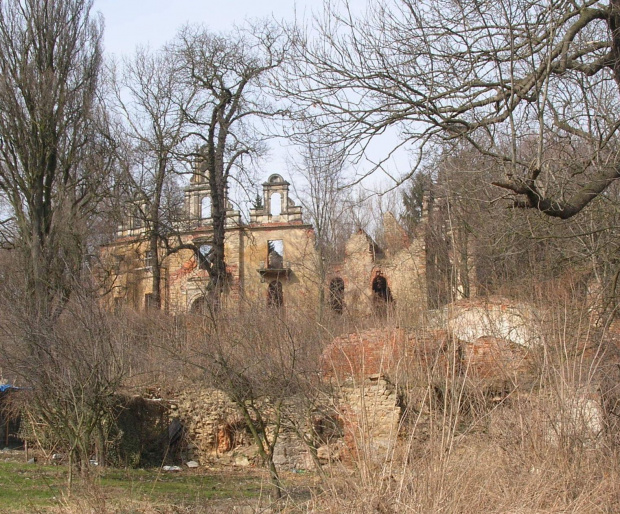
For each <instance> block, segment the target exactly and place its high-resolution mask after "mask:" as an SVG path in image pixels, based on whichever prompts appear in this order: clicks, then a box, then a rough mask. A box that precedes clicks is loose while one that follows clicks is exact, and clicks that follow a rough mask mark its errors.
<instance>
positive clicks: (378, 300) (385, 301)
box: [372, 271, 394, 315]
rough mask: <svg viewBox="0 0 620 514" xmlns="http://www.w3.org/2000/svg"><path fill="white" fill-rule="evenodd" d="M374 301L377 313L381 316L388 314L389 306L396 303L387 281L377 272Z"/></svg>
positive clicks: (374, 283) (374, 284)
mask: <svg viewBox="0 0 620 514" xmlns="http://www.w3.org/2000/svg"><path fill="white" fill-rule="evenodd" d="M372 299H373V304H374V307H375V311H376V313H377V314H379V315H385V314H387V306H388V305H389V304H390V303H392V302H393V301H394V299H393V298H392V292H391V291H390V288H389V286H388V281H387V279H386V278H385V277H384V276H383V274H382V273H381V272H380V271H377V274H376V275H375V278H374V279H373V281H372Z"/></svg>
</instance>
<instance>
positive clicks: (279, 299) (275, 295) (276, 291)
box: [267, 280, 284, 308]
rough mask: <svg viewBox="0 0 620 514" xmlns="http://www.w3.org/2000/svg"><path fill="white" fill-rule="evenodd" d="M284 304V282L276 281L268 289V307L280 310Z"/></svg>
mask: <svg viewBox="0 0 620 514" xmlns="http://www.w3.org/2000/svg"><path fill="white" fill-rule="evenodd" d="M283 303H284V295H283V293H282V282H280V281H279V280H274V281H272V282H271V283H270V284H269V288H268V289H267V306H268V307H275V308H280V307H282V304H283Z"/></svg>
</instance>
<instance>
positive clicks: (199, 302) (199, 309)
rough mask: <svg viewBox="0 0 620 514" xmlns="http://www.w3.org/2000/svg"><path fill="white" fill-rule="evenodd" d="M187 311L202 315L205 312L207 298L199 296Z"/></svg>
mask: <svg viewBox="0 0 620 514" xmlns="http://www.w3.org/2000/svg"><path fill="white" fill-rule="evenodd" d="M189 311H190V312H191V313H192V314H204V313H205V312H206V311H207V297H206V296H199V297H198V298H196V299H195V300H194V301H193V302H192V306H191V307H190V309H189Z"/></svg>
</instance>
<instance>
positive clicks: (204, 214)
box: [200, 196, 211, 220]
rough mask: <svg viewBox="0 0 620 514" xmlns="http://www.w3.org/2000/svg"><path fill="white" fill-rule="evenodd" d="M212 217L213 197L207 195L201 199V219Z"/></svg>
mask: <svg viewBox="0 0 620 514" xmlns="http://www.w3.org/2000/svg"><path fill="white" fill-rule="evenodd" d="M210 217H211V198H210V197H208V196H205V197H204V198H203V199H202V200H200V219H201V220H205V219H208V218H210Z"/></svg>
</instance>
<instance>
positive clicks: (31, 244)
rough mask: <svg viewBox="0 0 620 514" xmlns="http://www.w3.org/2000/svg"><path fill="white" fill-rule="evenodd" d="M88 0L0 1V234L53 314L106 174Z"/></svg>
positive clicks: (97, 28) (39, 302)
mask: <svg viewBox="0 0 620 514" xmlns="http://www.w3.org/2000/svg"><path fill="white" fill-rule="evenodd" d="M91 7H92V1H90V0H57V1H53V2H51V1H50V2H47V1H41V0H23V1H21V0H7V1H6V2H2V4H1V5H0V70H1V73H0V193H1V195H2V197H3V198H4V200H6V202H7V205H8V208H9V209H8V216H7V217H6V218H5V219H4V220H3V222H2V227H1V231H2V239H3V242H4V243H5V244H6V245H7V246H9V247H12V248H15V249H18V250H19V251H20V252H21V255H22V258H23V259H24V262H25V263H27V272H26V275H25V293H26V294H27V295H28V296H30V297H31V298H32V306H33V307H34V308H36V309H38V310H39V312H40V313H43V314H46V315H49V314H54V313H55V314H57V313H58V312H59V310H61V308H62V305H63V304H64V303H65V302H66V301H67V299H68V297H69V294H70V290H71V287H72V285H71V284H72V280H73V277H74V276H75V275H76V272H77V271H78V270H79V268H80V266H81V265H82V253H83V250H84V246H83V232H82V230H81V229H82V228H83V222H84V219H85V217H86V214H88V212H89V210H90V209H92V207H93V204H94V201H95V199H96V198H97V195H96V194H93V193H95V192H96V186H97V185H98V184H100V182H101V180H102V178H103V177H104V176H105V173H104V172H105V169H101V168H100V166H101V165H103V164H104V162H103V161H101V160H98V159H97V156H98V155H99V154H100V152H99V148H100V147H101V143H102V139H101V138H100V137H98V136H97V134H98V131H97V122H98V115H99V114H100V110H99V107H98V104H97V86H98V76H99V69H100V63H101V35H102V23H101V21H100V20H96V19H94V18H93V17H91V14H90V10H91Z"/></svg>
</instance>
